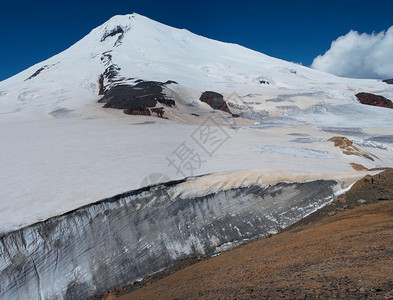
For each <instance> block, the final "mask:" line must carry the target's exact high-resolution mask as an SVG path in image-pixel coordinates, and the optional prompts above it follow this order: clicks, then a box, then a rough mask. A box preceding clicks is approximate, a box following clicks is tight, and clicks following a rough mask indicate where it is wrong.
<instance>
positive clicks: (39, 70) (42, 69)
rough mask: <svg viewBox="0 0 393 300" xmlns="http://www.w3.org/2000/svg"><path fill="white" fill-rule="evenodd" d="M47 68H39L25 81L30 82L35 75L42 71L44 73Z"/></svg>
mask: <svg viewBox="0 0 393 300" xmlns="http://www.w3.org/2000/svg"><path fill="white" fill-rule="evenodd" d="M48 67H49V66H43V67H42V68H39V69H38V70H37V71H35V72H34V74H33V75H31V76H30V77H29V78H27V79H25V81H27V80H30V79H32V78H34V77H36V76H37V75H39V74H40V73H41V72H42V71H44V70H45V69H47V68H48Z"/></svg>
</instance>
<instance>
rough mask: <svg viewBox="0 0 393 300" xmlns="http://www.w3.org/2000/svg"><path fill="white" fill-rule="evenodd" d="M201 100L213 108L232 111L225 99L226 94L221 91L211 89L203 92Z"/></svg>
mask: <svg viewBox="0 0 393 300" xmlns="http://www.w3.org/2000/svg"><path fill="white" fill-rule="evenodd" d="M199 100H200V101H202V102H205V103H207V104H208V105H210V107H211V108H213V109H218V110H222V111H224V112H227V113H231V112H230V111H229V108H228V105H227V103H226V102H225V100H224V96H223V95H221V94H219V93H216V92H211V91H206V92H203V93H202V95H201V97H200V98H199Z"/></svg>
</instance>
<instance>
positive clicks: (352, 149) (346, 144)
mask: <svg viewBox="0 0 393 300" xmlns="http://www.w3.org/2000/svg"><path fill="white" fill-rule="evenodd" d="M328 141H329V142H333V143H334V146H335V147H339V148H340V149H341V151H342V152H343V154H346V155H357V156H361V157H364V158H367V159H370V160H374V159H373V158H372V157H371V156H370V155H369V154H367V153H365V152H364V151H362V150H360V149H359V148H358V147H356V146H355V145H354V144H353V143H352V141H351V140H349V139H348V138H346V137H343V136H334V137H332V138H330V139H329V140H328Z"/></svg>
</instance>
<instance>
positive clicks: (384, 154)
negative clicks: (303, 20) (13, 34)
mask: <svg viewBox="0 0 393 300" xmlns="http://www.w3.org/2000/svg"><path fill="white" fill-rule="evenodd" d="M111 66H114V67H115V68H117V70H118V72H117V73H116V75H115V78H114V79H115V80H117V81H116V82H115V83H113V82H112V83H110V82H105V84H107V85H108V86H111V85H114V84H125V83H126V84H133V83H135V81H136V80H138V79H142V80H154V81H160V82H166V81H168V80H173V81H176V82H177V83H178V84H170V85H168V86H167V88H166V89H165V92H166V94H167V95H169V96H170V97H172V98H173V99H175V100H176V103H177V105H176V107H173V108H165V109H166V116H167V117H168V119H159V118H155V117H144V116H127V115H124V114H123V113H122V112H121V111H118V110H114V109H103V108H102V104H100V103H98V102H97V101H98V100H99V99H100V98H101V96H99V95H98V93H99V78H100V75H101V74H103V73H104V72H105V70H106V69H107V68H108V67H111ZM33 75H35V76H33ZM207 90H212V91H215V92H219V93H221V94H223V95H224V99H225V100H226V101H227V102H228V103H229V104H230V106H231V105H232V106H231V107H234V110H236V108H237V111H236V112H243V113H244V116H246V117H248V118H236V119H235V118H232V117H231V116H230V115H229V114H226V113H223V112H217V111H213V110H212V109H211V108H210V107H209V106H208V105H207V104H205V103H202V102H200V101H199V97H200V95H201V93H202V92H204V91H207ZM358 92H372V93H376V94H380V95H383V96H385V97H387V98H390V99H393V88H392V86H391V85H388V84H386V83H383V82H381V81H376V80H359V79H348V78H340V77H337V76H334V75H331V74H327V73H323V72H320V71H316V70H313V69H309V68H306V67H303V66H300V65H297V64H293V63H289V62H286V61H283V60H279V59H276V58H272V57H269V56H266V55H264V54H261V53H258V52H255V51H252V50H249V49H246V48H244V47H242V46H239V45H235V44H228V43H222V42H218V41H214V40H211V39H207V38H204V37H201V36H198V35H195V34H193V33H191V32H189V31H187V30H184V29H175V28H172V27H169V26H166V25H163V24H160V23H158V22H155V21H152V20H150V19H148V18H146V17H143V16H140V15H138V14H132V15H126V16H115V17H113V18H112V19H110V20H109V21H108V22H106V23H105V24H103V25H102V26H100V27H98V28H96V29H94V30H93V31H92V32H91V33H90V34H89V35H87V36H86V37H85V38H83V39H82V40H81V41H79V42H77V43H76V44H75V45H73V46H72V47H70V48H69V49H67V50H65V51H64V52H62V53H60V54H58V55H56V56H54V57H52V58H49V59H48V60H46V61H44V62H41V63H39V64H36V65H34V66H32V67H31V68H29V69H27V70H25V71H23V72H21V73H19V74H17V75H16V76H14V77H12V78H9V79H7V80H5V81H3V82H0V128H1V130H0V153H1V159H0V182H1V189H0V232H2V231H3V232H4V231H9V230H12V229H16V228H20V227H22V226H25V225H28V224H31V223H34V222H36V221H39V220H43V219H46V218H49V217H51V216H53V215H57V214H61V213H64V212H66V211H68V210H72V209H75V208H77V207H79V206H81V205H84V204H87V203H91V202H94V201H97V200H99V199H102V198H104V197H110V196H112V195H114V194H118V193H120V192H124V191H127V190H131V189H134V188H137V187H139V186H141V185H144V184H148V183H154V182H155V180H156V179H157V178H161V179H162V180H163V179H175V178H181V177H185V176H190V175H199V174H205V173H214V172H221V171H234V170H241V169H261V170H259V172H260V173H263V172H264V171H263V170H266V169H270V171H269V172H271V173H272V174H273V173H274V171H271V170H286V173H287V174H292V172H293V173H294V174H296V172H297V171H302V172H325V174H326V173H328V174H332V176H333V174H334V173H346V172H352V171H353V169H352V167H351V166H350V165H349V163H358V164H362V165H364V166H365V167H368V168H371V167H375V166H392V165H393V151H392V148H393V138H392V132H393V131H392V127H393V112H392V111H391V110H388V109H384V108H377V107H371V106H364V105H361V104H359V103H358V102H357V100H356V98H355V96H354V95H355V94H356V93H358ZM192 114H194V115H192ZM209 126H210V127H209ZM216 126H218V127H216ZM212 127H216V128H215V129H214V130H216V131H215V132H216V135H217V134H218V136H216V138H219V140H218V142H217V143H215V144H214V143H213V144H211V145H210V146H209V147H210V148H209V147H207V146H206V144H205V143H206V140H202V133H203V129H210V128H212ZM214 130H212V131H214ZM335 135H341V136H346V137H348V138H351V139H353V140H356V141H357V143H358V144H357V145H358V147H359V148H361V150H363V151H365V152H367V153H371V154H372V155H374V160H373V161H371V160H368V159H366V158H364V157H359V156H348V155H344V154H343V153H342V152H341V150H339V149H338V148H335V147H334V146H333V143H331V142H328V139H329V138H330V137H332V136H335ZM185 146H186V147H185ZM181 147H183V150H186V149H187V150H190V151H192V156H191V157H192V158H193V160H192V161H187V162H184V161H183V162H182V165H181V169H179V168H176V167H175V166H174V163H173V161H174V160H175V159H176V158H179V155H178V154H179V151H180V150H181ZM183 153H184V152H183ZM189 154H190V155H191V152H190V153H189ZM189 158H190V157H189ZM171 161H172V163H171ZM186 163H188V164H186ZM152 174H158V175H152ZM272 176H273V175H272ZM324 176H325V175H324ZM146 177H147V178H146ZM293 178H294V180H295V179H296V176H295V175H294V176H293ZM144 179H145V180H144ZM223 180H225V179H223Z"/></svg>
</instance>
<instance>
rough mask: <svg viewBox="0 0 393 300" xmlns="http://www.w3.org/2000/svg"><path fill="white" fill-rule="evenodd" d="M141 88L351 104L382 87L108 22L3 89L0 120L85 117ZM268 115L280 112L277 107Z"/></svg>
mask: <svg viewBox="0 0 393 300" xmlns="http://www.w3.org/2000/svg"><path fill="white" fill-rule="evenodd" d="M138 80H139V81H155V82H161V83H165V82H168V81H173V82H176V83H178V85H177V86H176V87H173V86H171V87H169V90H171V91H169V94H171V95H170V97H174V94H176V95H177V96H179V97H180V98H183V100H184V99H186V98H187V99H188V100H187V101H190V102H192V101H194V100H198V99H199V97H200V96H201V92H203V91H210V90H211V91H215V92H218V93H220V94H223V95H224V96H229V95H231V94H232V93H233V92H236V93H237V94H238V95H240V96H242V100H237V102H239V101H240V102H243V101H248V102H256V100H258V99H263V98H265V99H266V96H268V97H274V96H276V95H278V94H285V93H286V91H290V90H291V91H302V92H306V91H307V92H312V93H314V94H318V93H323V94H324V97H326V98H335V97H336V98H337V97H339V98H340V97H341V98H344V99H347V100H348V99H349V98H352V99H353V98H354V97H353V93H352V92H351V93H347V92H346V91H348V90H354V91H357V92H361V91H363V90H362V88H361V86H362V85H363V84H365V85H366V86H367V85H370V84H377V82H376V81H370V80H369V81H367V80H363V81H356V80H351V79H343V78H339V77H336V76H333V75H330V74H326V73H322V72H319V71H316V70H313V69H309V68H306V67H303V66H301V65H297V64H293V63H289V62H286V61H283V60H279V59H276V58H272V57H269V56H266V55H264V54H261V53H258V52H256V51H253V50H250V49H247V48H244V47H242V46H239V45H236V44H229V43H223V42H218V41H214V40H211V39H208V38H204V37H202V36H199V35H195V34H193V33H191V32H189V31H187V30H185V29H176V28H172V27H169V26H166V25H163V24H161V23H158V22H155V21H153V20H150V19H148V18H146V17H143V16H141V15H138V14H131V15H125V16H115V17H113V18H111V19H110V20H109V21H107V22H106V23H104V24H103V25H101V26H99V27H97V28H96V29H94V30H92V31H91V32H90V33H89V34H88V35H87V36H86V37H84V38H83V39H82V40H80V41H79V42H77V43H76V44H75V45H73V46H72V47H70V48H69V49H67V50H65V51H64V52H62V53H60V54H58V55H56V56H54V57H52V58H50V59H48V60H46V61H44V62H42V63H38V64H36V65H34V66H33V67H31V68H29V69H27V70H25V71H23V72H21V73H19V74H18V75H16V76H14V77H12V78H10V79H8V80H5V81H4V82H1V83H0V90H1V96H2V99H1V105H0V112H1V113H3V114H4V113H10V112H15V111H16V112H23V111H27V110H28V111H31V110H33V111H37V110H39V111H41V112H43V111H44V112H45V113H47V114H51V113H52V112H54V111H58V110H59V109H63V108H67V109H80V107H81V106H88V105H90V104H91V103H94V101H93V99H98V98H99V97H100V96H101V95H103V94H104V92H105V91H108V90H109V89H110V88H111V87H113V86H116V85H135V84H136V83H138ZM377 85H378V84H377ZM381 87H384V85H383V84H381ZM337 88H338V90H339V91H337ZM377 89H380V88H377ZM21 90H23V92H22V93H19V91H21ZM328 90H336V91H335V92H328ZM329 93H330V94H329ZM337 93H339V94H341V95H338V94H337ZM260 94H263V95H264V96H262V97H261V96H260ZM265 95H266V96H265ZM15 98H18V100H19V101H15ZM265 99H264V100H265ZM258 101H259V100H258ZM264 109H265V110H267V111H269V112H272V111H276V114H277V111H279V110H280V109H279V108H277V106H275V105H272V103H270V105H267V106H266V107H264Z"/></svg>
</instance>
